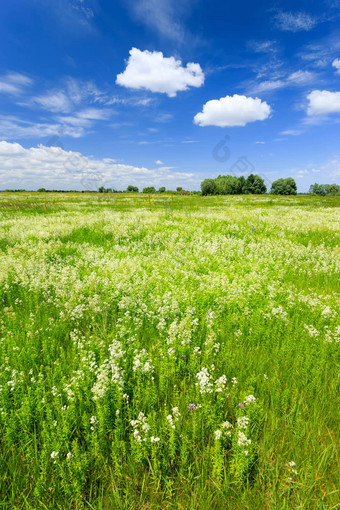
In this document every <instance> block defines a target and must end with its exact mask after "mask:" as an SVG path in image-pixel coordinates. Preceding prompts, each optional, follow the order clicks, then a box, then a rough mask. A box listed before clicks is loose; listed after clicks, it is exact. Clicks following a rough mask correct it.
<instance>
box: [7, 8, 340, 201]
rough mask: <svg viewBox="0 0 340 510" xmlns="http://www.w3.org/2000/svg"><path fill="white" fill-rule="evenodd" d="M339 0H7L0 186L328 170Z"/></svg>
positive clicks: (338, 76) (334, 166) (302, 182)
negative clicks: (258, 0)
mask: <svg viewBox="0 0 340 510" xmlns="http://www.w3.org/2000/svg"><path fill="white" fill-rule="evenodd" d="M339 21H340V2H339V1H337V0H335V1H332V0H330V1H320V2H310V1H309V2H303V1H301V2H291V1H286V2H275V3H273V2H261V3H260V4H254V2H247V1H246V2H242V3H240V2H233V3H229V2H222V1H218V0H210V1H209V2H203V1H202V0H201V1H200V0H182V1H181V2H174V1H173V0H162V1H160V0H115V1H103V0H55V1H54V2H48V1H47V0H32V1H30V2H25V1H24V0H21V1H20V0H12V1H11V2H7V3H4V4H3V5H2V15H1V18H0V48H1V50H0V189H5V188H27V189H37V188H39V187H47V188H58V189H85V188H86V189H95V188H96V187H98V186H99V185H105V186H108V187H114V188H116V189H124V188H125V187H126V186H127V185H128V184H136V185H138V186H139V187H143V186H146V185H155V186H156V187H158V186H162V185H165V186H167V187H168V188H172V189H174V188H176V186H182V187H184V188H187V189H199V185H200V182H201V180H202V179H203V178H205V177H210V176H212V177H214V176H216V175H218V174H220V173H222V174H226V173H230V172H233V173H235V174H236V175H240V174H241V173H243V174H245V175H246V174H247V173H249V172H250V171H252V172H256V173H260V174H261V175H263V176H264V178H265V179H266V182H267V184H270V182H272V181H273V180H275V179H277V178H278V177H288V176H291V177H294V178H295V179H296V181H297V183H298V189H299V191H306V190H307V189H308V187H309V185H310V184H311V183H313V182H320V183H331V182H338V183H339V182H340V146H339V134H340V130H339V127H340V124H339V120H340V33H339Z"/></svg>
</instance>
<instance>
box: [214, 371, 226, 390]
mask: <svg viewBox="0 0 340 510" xmlns="http://www.w3.org/2000/svg"><path fill="white" fill-rule="evenodd" d="M215 386H216V389H215V391H216V392H217V393H220V392H221V391H224V390H225V389H227V377H226V376H225V375H222V376H221V377H220V378H219V379H216V381H215Z"/></svg>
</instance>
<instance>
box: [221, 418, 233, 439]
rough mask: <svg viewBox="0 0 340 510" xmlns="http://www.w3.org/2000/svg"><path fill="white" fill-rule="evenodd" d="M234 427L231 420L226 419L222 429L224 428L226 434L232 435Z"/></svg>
mask: <svg viewBox="0 0 340 510" xmlns="http://www.w3.org/2000/svg"><path fill="white" fill-rule="evenodd" d="M233 428H234V427H233V425H232V424H231V423H230V422H229V421H225V422H223V423H222V429H223V430H224V433H225V435H226V436H231V433H232V431H233Z"/></svg>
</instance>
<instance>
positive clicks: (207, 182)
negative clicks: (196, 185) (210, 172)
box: [201, 179, 217, 196]
mask: <svg viewBox="0 0 340 510" xmlns="http://www.w3.org/2000/svg"><path fill="white" fill-rule="evenodd" d="M201 191H202V195H203V196H206V195H216V191H217V186H216V179H204V181H203V182H201Z"/></svg>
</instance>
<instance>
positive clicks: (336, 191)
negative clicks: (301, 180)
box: [326, 184, 340, 195]
mask: <svg viewBox="0 0 340 510" xmlns="http://www.w3.org/2000/svg"><path fill="white" fill-rule="evenodd" d="M326 186H327V193H329V194H330V195H340V186H339V184H326Z"/></svg>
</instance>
